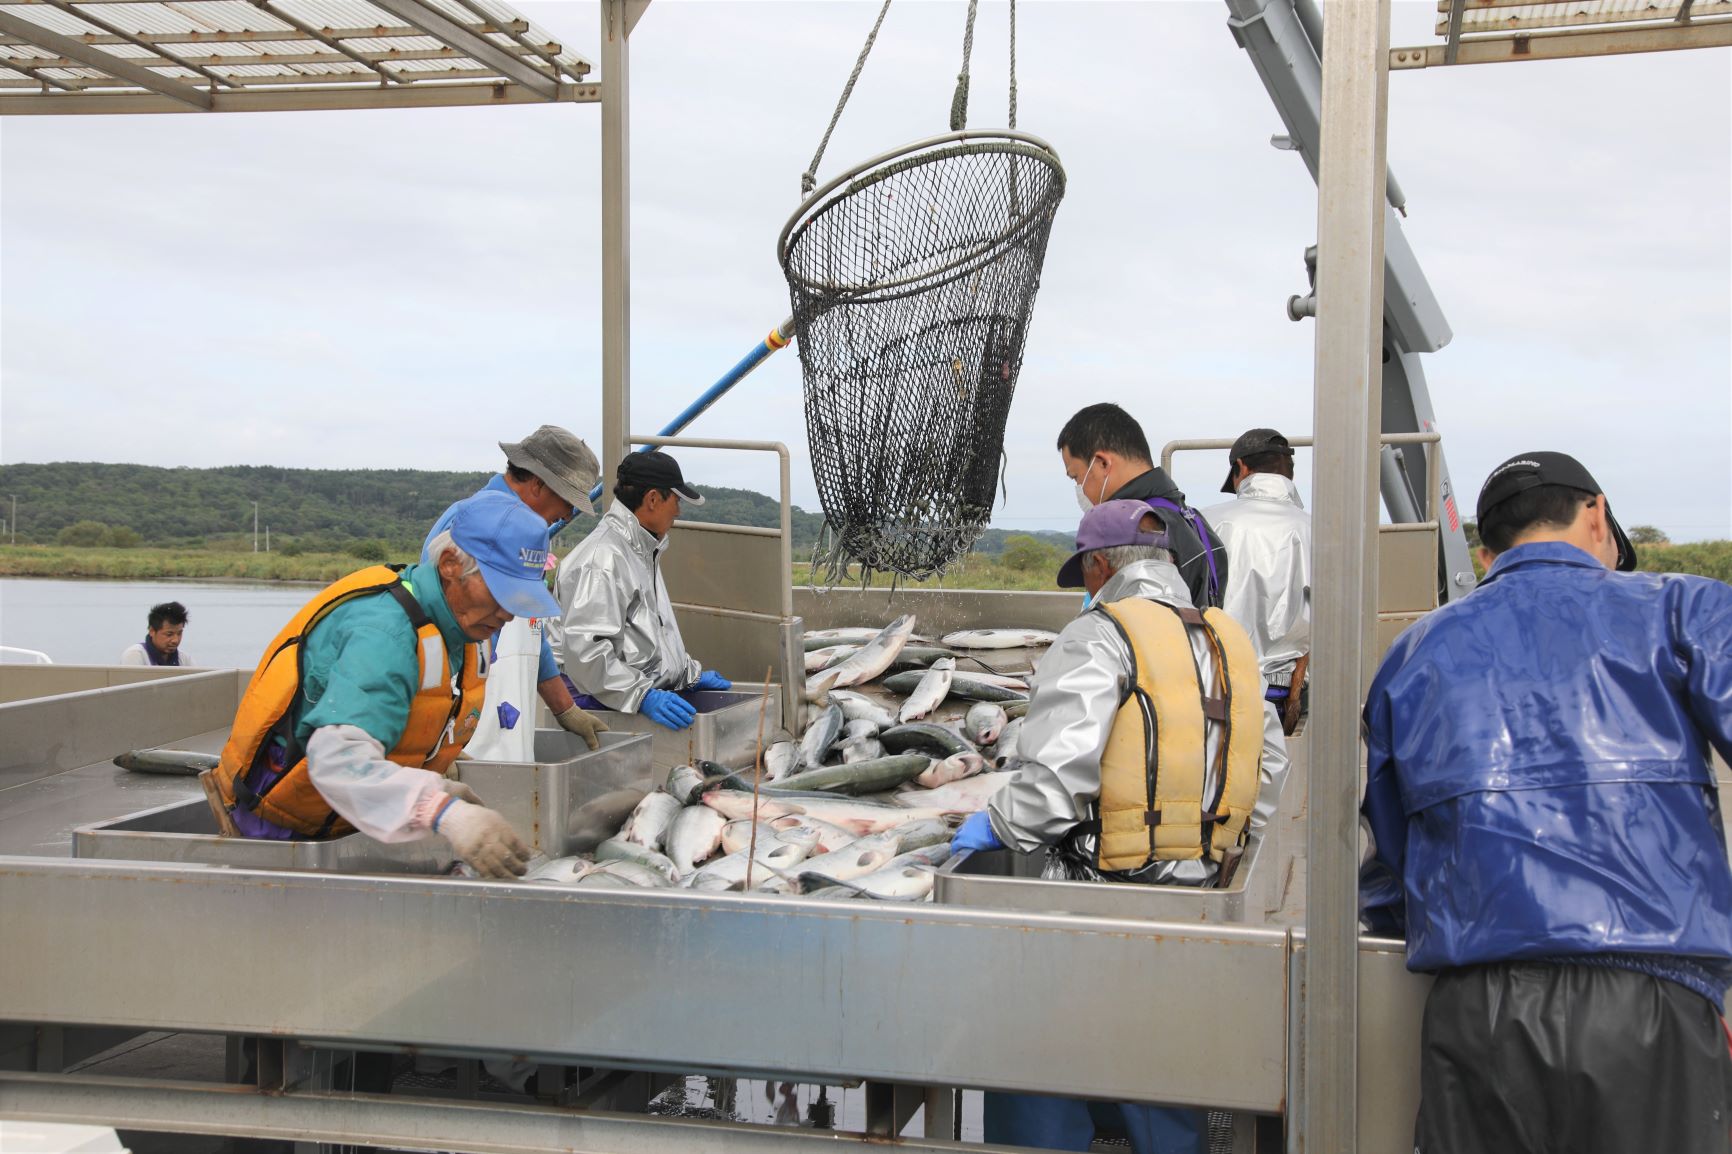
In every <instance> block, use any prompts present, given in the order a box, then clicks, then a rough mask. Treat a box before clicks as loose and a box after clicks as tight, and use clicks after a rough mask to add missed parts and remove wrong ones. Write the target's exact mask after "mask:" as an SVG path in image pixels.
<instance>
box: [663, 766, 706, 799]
mask: <svg viewBox="0 0 1732 1154" xmlns="http://www.w3.org/2000/svg"><path fill="white" fill-rule="evenodd" d="M702 784H704V774H703V771H702V770H700V769H699V768H698V767H697V766H695V765H676V766H674V767H673V768H672V769H670V770H668V783H667V785H666V786H664V787H663V788H664V789H666V790H667V791H668V794H669V795H670V796H671V797H672V798H673V799H674V800H675V801H677V802H679V803H680V804H681V805H690V804H692V802H693V801H694V800H696V796H697V792H698V787H699V786H700V785H702Z"/></svg>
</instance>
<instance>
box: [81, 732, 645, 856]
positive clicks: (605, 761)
mask: <svg viewBox="0 0 1732 1154" xmlns="http://www.w3.org/2000/svg"><path fill="white" fill-rule="evenodd" d="M535 752H536V757H537V758H538V759H545V760H537V761H536V762H534V763H529V762H483V761H463V762H459V763H458V769H457V771H456V772H455V774H454V775H453V776H456V777H458V778H459V779H461V780H462V781H464V782H466V783H468V784H469V785H470V786H471V788H473V789H474V790H475V792H476V793H477V794H479V795H480V796H481V798H482V800H483V801H485V802H486V803H487V804H488V805H490V806H492V807H493V808H495V809H497V810H498V811H499V812H500V813H502V814H504V815H505V817H506V819H507V820H509V821H510V822H511V824H512V826H513V827H514V828H515V829H516V830H517V831H518V832H519V833H520V834H521V835H522V836H523V837H524V839H525V840H527V841H529V842H530V844H531V846H532V848H534V849H535V850H537V851H538V852H540V853H543V854H546V855H547V856H548V857H562V856H565V855H567V854H571V853H576V852H579V850H580V849H588V848H593V841H594V840H595V839H593V838H590V839H588V840H589V844H582V843H583V842H584V841H585V840H586V839H585V832H586V831H593V830H597V829H599V828H601V827H604V826H605V825H606V824H607V823H609V822H613V823H614V825H615V827H616V828H617V822H615V821H614V819H615V815H617V816H618V819H619V820H623V819H624V816H625V813H629V812H630V809H631V806H632V805H635V804H636V799H637V798H639V797H641V796H642V793H643V791H644V790H646V789H649V788H651V787H652V785H653V781H652V778H653V773H652V771H651V768H650V740H649V738H648V737H647V736H643V735H639V734H630V733H618V734H615V733H605V734H602V745H601V748H600V749H598V750H596V751H595V752H593V753H591V752H590V751H589V750H588V749H586V748H585V747H584V745H583V741H582V739H581V738H578V737H577V736H576V735H574V734H569V733H566V732H565V731H564V730H540V731H538V732H537V733H536V735H535ZM621 809H623V810H624V811H625V813H621V812H619V811H620V810H621ZM609 832H611V831H609ZM604 836H606V835H604ZM72 856H74V857H83V858H105V859H109V860H121V861H148V862H175V863H181V864H187V865H211V866H234V867H239V868H244V869H281V870H312V871H317V872H328V873H411V874H415V873H419V874H428V873H443V872H445V871H446V870H449V869H450V868H451V865H452V862H453V858H452V854H451V847H450V845H449V844H448V843H447V842H446V841H445V839H444V838H438V837H435V838H426V839H423V840H421V841H413V842H400V843H396V844H392V845H386V844H384V843H382V842H377V841H374V840H373V839H372V838H370V837H366V836H364V835H362V834H349V835H348V836H346V837H338V838H331V839H329V840H326V841H266V840H263V839H258V838H234V837H222V836H220V835H219V834H218V833H217V829H216V820H215V819H214V818H213V817H212V816H211V812H210V806H209V805H208V804H207V803H206V802H205V800H204V799H203V798H202V797H201V798H197V799H194V800H190V801H180V802H175V803H173V804H171V805H162V806H157V807H155V808H154V809H147V810H144V811H142V812H139V813H134V814H129V815H127V816H126V817H122V818H118V819H116V820H113V821H106V822H98V823H95V824H93V825H86V826H81V827H79V828H78V829H76V830H74V831H73V834H72Z"/></svg>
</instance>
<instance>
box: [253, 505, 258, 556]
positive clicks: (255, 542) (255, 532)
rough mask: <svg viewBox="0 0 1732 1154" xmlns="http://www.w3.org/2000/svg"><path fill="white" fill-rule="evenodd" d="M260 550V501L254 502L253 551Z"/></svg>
mask: <svg viewBox="0 0 1732 1154" xmlns="http://www.w3.org/2000/svg"><path fill="white" fill-rule="evenodd" d="M258 551H259V503H258V502H257V501H254V502H253V552H254V553H257V552H258Z"/></svg>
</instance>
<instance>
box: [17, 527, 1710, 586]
mask: <svg viewBox="0 0 1732 1154" xmlns="http://www.w3.org/2000/svg"><path fill="white" fill-rule="evenodd" d="M1638 553H1639V554H1640V557H1641V566H1640V567H1641V568H1642V569H1643V570H1645V571H1647V572H1650V573H1699V574H1701V575H1703V576H1705V577H1713V578H1715V579H1717V580H1720V581H1732V541H1695V542H1690V543H1688V544H1682V545H1642V546H1639V547H1638ZM1064 557H1065V551H1064V550H1062V549H1059V548H1057V547H1054V546H1052V545H1049V544H1047V543H1045V542H1039V541H1035V540H1034V539H1032V538H1028V537H1023V538H1020V539H1018V538H1012V540H1011V543H1010V545H1009V546H1008V547H1007V548H1006V550H1005V551H1004V552H1003V553H1001V554H998V555H983V554H970V555H968V556H967V557H964V558H962V559H961V560H960V561H958V562H957V563H956V564H955V565H953V566H951V569H950V572H949V573H948V574H946V576H945V577H944V578H943V579H942V580H941V581H940V580H929V581H902V582H900V584H902V585H904V586H909V587H913V588H925V587H931V586H937V585H944V586H947V587H949V588H952V589H1014V590H1050V589H1053V588H1054V587H1055V586H1054V583H1053V576H1054V574H1055V573H1056V572H1057V570H1058V566H1059V563H1060V562H1061V561H1063V560H1064ZM379 560H383V561H390V562H397V563H404V562H409V561H413V560H415V558H414V557H411V556H401V557H399V556H394V555H389V554H387V555H386V556H383V557H378V558H373V557H357V556H355V555H354V554H350V553H298V554H294V555H291V554H288V553H281V552H271V553H253V552H234V551H229V550H220V549H163V548H138V549H113V548H102V549H83V548H76V547H72V546H65V545H4V546H0V577H51V578H94V579H98V580H108V581H158V580H206V581H283V582H307V583H315V584H324V583H327V582H331V581H335V580H336V579H337V578H338V577H341V576H343V575H344V574H345V573H352V572H354V571H355V570H356V569H359V568H361V567H362V566H364V565H369V564H374V563H375V562H376V561H379ZM808 572H809V569H808V566H807V565H806V564H805V563H804V562H799V561H796V562H795V563H794V573H793V578H794V582H795V583H796V584H805V583H806V581H807V580H808ZM891 582H892V578H891V577H890V576H889V575H887V574H880V575H878V577H877V578H876V579H875V580H874V581H873V584H874V585H889V584H891ZM856 583H858V579H857V578H856V579H854V580H851V581H844V582H840V584H844V585H848V584H856Z"/></svg>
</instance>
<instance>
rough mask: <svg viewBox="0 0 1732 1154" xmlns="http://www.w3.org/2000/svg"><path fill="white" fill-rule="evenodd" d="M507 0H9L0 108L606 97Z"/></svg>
mask: <svg viewBox="0 0 1732 1154" xmlns="http://www.w3.org/2000/svg"><path fill="white" fill-rule="evenodd" d="M589 72H590V64H589V62H588V61H587V60H585V59H583V58H582V57H580V56H577V55H576V54H574V53H570V52H567V51H566V50H565V49H564V47H563V46H562V45H560V44H559V43H557V42H555V41H554V40H553V38H552V37H551V36H549V35H548V34H547V33H546V32H545V31H543V30H542V29H540V28H537V27H536V26H535V25H533V24H531V23H530V22H529V21H528V20H526V19H525V18H524V17H522V16H521V15H519V14H518V13H517V12H516V11H514V10H512V9H511V8H510V7H508V6H506V5H504V4H501V3H497V2H496V0H103V2H101V3H92V2H87V0H0V114H4V113H57V112H73V113H77V112H86V113H112V112H197V111H205V112H224V111H269V110H273V109H310V108H380V107H417V106H419V107H427V106H439V105H454V104H496V103H498V104H520V103H540V102H552V101H562V100H563V101H593V100H597V99H599V97H600V93H599V86H598V85H595V84H588V83H585V82H584V81H585V77H587V76H588V74H589Z"/></svg>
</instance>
